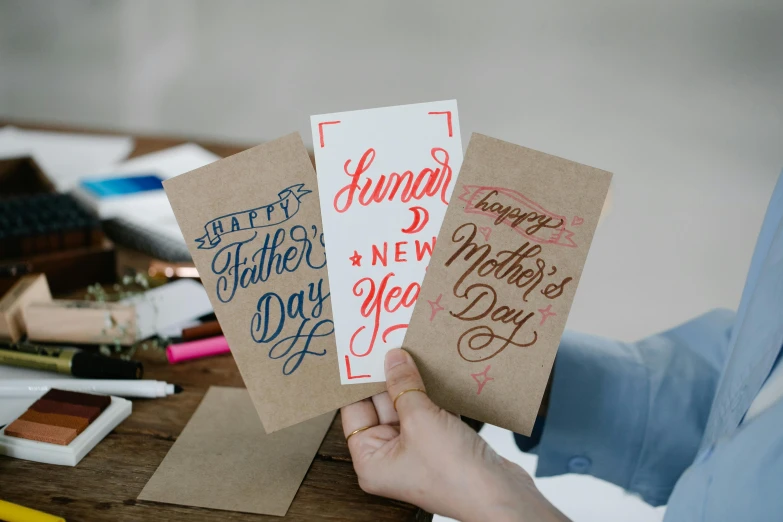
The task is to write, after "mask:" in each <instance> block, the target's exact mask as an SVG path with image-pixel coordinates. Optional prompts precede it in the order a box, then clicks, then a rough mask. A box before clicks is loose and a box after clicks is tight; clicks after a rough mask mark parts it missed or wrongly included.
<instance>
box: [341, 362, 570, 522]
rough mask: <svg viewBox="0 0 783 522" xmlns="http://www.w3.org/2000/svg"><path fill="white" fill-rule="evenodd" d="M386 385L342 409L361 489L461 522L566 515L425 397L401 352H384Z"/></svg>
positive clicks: (523, 475)
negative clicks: (370, 397) (382, 391)
mask: <svg viewBox="0 0 783 522" xmlns="http://www.w3.org/2000/svg"><path fill="white" fill-rule="evenodd" d="M386 388H387V392H385V393H381V394H379V395H376V396H374V397H372V399H365V400H363V401H360V402H357V403H355V404H351V405H349V406H346V407H344V408H342V410H341V411H342V421H343V431H344V433H345V436H346V437H347V438H348V448H349V450H350V452H351V458H352V459H353V465H354V468H355V469H356V474H357V475H358V477H359V485H360V487H361V488H362V489H363V490H364V491H366V492H368V493H372V494H375V495H381V496H384V497H390V498H394V499H397V500H402V501H405V502H410V503H412V504H415V505H417V506H420V507H422V508H424V509H426V510H427V511H430V512H432V513H437V514H441V515H445V516H448V517H452V518H457V519H459V520H462V521H463V522H470V521H472V520H481V521H484V520H530V521H532V520H566V518H565V517H564V516H563V515H562V514H561V513H560V512H559V511H557V509H555V508H554V507H553V506H552V505H551V504H550V503H549V502H548V501H547V500H546V499H545V498H544V497H543V496H542V495H541V494H540V493H539V492H538V490H537V489H536V487H535V486H534V484H533V480H532V479H531V478H530V475H528V474H527V473H525V471H524V470H523V469H522V468H520V467H519V466H517V465H516V464H514V463H512V462H509V461H508V460H506V459H504V458H502V457H500V456H499V455H498V454H497V453H495V452H494V451H493V450H492V448H490V447H489V446H488V445H487V444H486V443H485V442H484V439H482V438H481V437H479V436H478V435H477V434H476V432H474V431H473V430H472V429H470V428H469V427H468V426H467V425H466V424H465V423H463V422H462V421H461V420H460V419H459V417H457V416H455V415H452V414H451V413H449V412H447V411H445V410H443V409H441V408H439V407H438V406H436V405H435V404H434V403H433V402H432V401H431V400H430V399H429V397H427V395H426V392H424V391H423V390H425V388H424V383H423V382H422V379H421V375H419V371H418V370H417V368H416V365H415V363H414V362H413V359H412V358H411V356H410V355H409V354H408V353H407V352H406V351H404V350H399V349H395V350H390V351H389V353H388V354H387V355H386ZM419 390H422V391H419ZM403 392H404V393H403ZM395 399H396V403H397V404H396V407H397V409H396V411H395V408H394V401H395Z"/></svg>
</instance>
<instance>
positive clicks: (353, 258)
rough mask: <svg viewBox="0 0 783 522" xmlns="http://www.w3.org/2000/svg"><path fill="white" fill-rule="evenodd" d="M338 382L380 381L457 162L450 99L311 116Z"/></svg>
mask: <svg viewBox="0 0 783 522" xmlns="http://www.w3.org/2000/svg"><path fill="white" fill-rule="evenodd" d="M311 126H312V132H313V147H314V149H315V161H316V170H317V179H318V191H319V195H320V201H321V213H322V219H323V227H324V236H325V241H326V256H327V268H328V271H329V282H330V287H331V298H332V309H333V313H334V328H335V336H336V341H337V351H338V361H339V366H340V380H341V382H342V383H343V384H354V383H366V382H379V381H383V380H385V376H384V370H383V360H384V356H385V354H386V352H387V351H388V350H389V349H391V348H399V347H400V346H402V341H403V338H404V337H405V330H406V329H407V327H408V322H409V321H410V318H411V313H412V311H413V305H414V303H415V302H416V299H417V297H418V295H419V291H420V289H421V282H422V281H423V279H424V274H425V273H426V270H427V265H428V264H429V262H430V256H431V254H432V250H433V248H434V246H435V240H436V237H437V235H438V231H439V230H440V226H441V223H442V222H443V217H444V216H445V214H446V206H447V204H448V201H449V198H450V197H451V192H452V190H453V188H454V184H455V183H456V179H457V174H458V173H459V170H460V166H461V165H462V141H461V139H460V132H459V118H458V116H457V102H456V101H455V100H450V101H440V102H432V103H419V104H415V105H402V106H397V107H384V108H380V109H369V110H362V111H352V112H342V113H335V114H324V115H320V116H312V117H311Z"/></svg>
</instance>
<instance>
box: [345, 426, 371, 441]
mask: <svg viewBox="0 0 783 522" xmlns="http://www.w3.org/2000/svg"><path fill="white" fill-rule="evenodd" d="M370 428H372V426H365V427H364V428H359V429H358V430H353V431H352V432H351V433H349V434H348V436H347V437H345V442H348V439H350V438H351V437H353V436H354V435H356V434H357V433H359V432H361V431H364V430H369V429H370Z"/></svg>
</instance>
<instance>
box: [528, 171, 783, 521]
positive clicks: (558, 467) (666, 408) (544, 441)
mask: <svg viewBox="0 0 783 522" xmlns="http://www.w3.org/2000/svg"><path fill="white" fill-rule="evenodd" d="M782 180H783V173H781V177H780V178H778V183H777V185H776V187H775V191H774V193H773V195H772V200H771V201H770V204H769V208H768V209H767V215H766V217H765V219H764V224H763V226H762V229H761V233H760V235H759V239H758V242H757V244H756V249H755V251H754V254H753V260H752V262H751V266H750V270H749V273H748V277H747V281H746V283H745V289H744V291H743V295H742V301H741V302H740V306H739V309H738V310H737V312H736V313H734V312H731V311H728V310H713V311H711V312H708V313H706V314H704V315H702V316H700V317H697V318H695V319H693V320H691V321H689V322H687V323H685V324H683V325H680V326H678V327H676V328H673V329H671V330H669V331H666V332H663V333H661V334H658V335H654V336H652V337H649V338H647V339H643V340H641V341H638V342H635V343H624V342H619V341H614V340H610V339H603V338H599V337H594V336H588V335H584V334H578V333H574V332H566V334H565V335H564V336H563V339H562V341H561V343H560V349H559V351H558V355H557V359H556V361H555V370H554V377H553V381H552V390H551V395H550V402H549V409H548V413H547V417H546V422H545V424H544V428H543V432H542V434H541V439H540V442H539V444H538V447H537V453H538V455H539V460H538V468H537V471H536V474H537V475H538V476H540V477H547V476H553V475H559V474H563V473H584V474H590V475H593V476H595V477H597V478H601V479H604V480H607V481H609V482H612V483H614V484H616V485H618V486H620V487H622V488H624V489H626V490H628V491H630V492H632V493H636V494H638V495H639V496H641V497H642V498H643V499H644V500H645V501H647V502H648V503H650V504H652V505H655V506H658V505H662V504H668V507H667V510H666V518H665V520H667V521H677V522H680V521H692V520H694V521H696V520H698V521H702V520H703V521H710V522H712V521H716V522H723V521H726V522H736V521H737V520H742V521H743V522H754V521H759V522H761V521H765V522H766V521H769V520H783V400H779V401H777V402H776V403H774V404H773V405H772V406H770V407H769V408H768V409H766V410H764V411H763V412H762V413H761V414H759V416H758V417H756V418H754V419H752V420H751V421H749V422H746V423H742V418H743V416H744V415H745V413H746V412H747V411H748V407H749V406H750V404H751V402H752V401H753V399H754V397H755V396H756V394H757V393H758V391H759V390H760V389H761V387H762V385H763V384H764V381H765V380H766V378H767V377H768V376H769V374H770V371H771V370H772V368H773V366H774V365H775V361H776V360H777V358H778V354H779V353H780V351H781V345H783V181H782Z"/></svg>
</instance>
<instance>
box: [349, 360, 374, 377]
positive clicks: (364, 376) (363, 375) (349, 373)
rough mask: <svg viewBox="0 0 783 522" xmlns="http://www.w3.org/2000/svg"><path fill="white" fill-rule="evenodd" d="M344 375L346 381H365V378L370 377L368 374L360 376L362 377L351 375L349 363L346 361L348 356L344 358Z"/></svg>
mask: <svg viewBox="0 0 783 522" xmlns="http://www.w3.org/2000/svg"><path fill="white" fill-rule="evenodd" d="M345 373H346V375H347V376H348V380H351V379H366V378H367V377H371V375H370V374H369V373H366V374H362V375H351V361H350V359H348V356H347V355H346V356H345Z"/></svg>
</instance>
